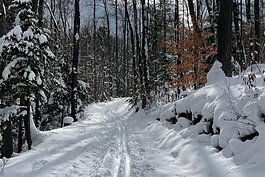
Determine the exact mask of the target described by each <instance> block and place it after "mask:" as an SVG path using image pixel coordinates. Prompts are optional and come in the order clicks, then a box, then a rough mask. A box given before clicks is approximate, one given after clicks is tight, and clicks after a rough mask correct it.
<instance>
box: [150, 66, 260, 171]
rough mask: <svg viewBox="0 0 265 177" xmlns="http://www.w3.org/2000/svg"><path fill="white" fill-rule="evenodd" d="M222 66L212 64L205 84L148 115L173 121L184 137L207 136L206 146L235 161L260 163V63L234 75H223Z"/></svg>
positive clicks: (238, 162) (255, 165) (258, 164)
mask: <svg viewBox="0 0 265 177" xmlns="http://www.w3.org/2000/svg"><path fill="white" fill-rule="evenodd" d="M221 66H222V65H221V63H219V62H215V63H214V65H213V67H212V69H211V70H210V71H209V73H208V75H207V84H206V86H205V87H203V88H201V89H199V90H198V91H196V92H194V93H192V94H191V95H189V96H188V97H185V98H182V99H180V100H178V101H176V102H175V103H170V104H167V105H165V106H163V107H161V108H159V109H157V110H156V111H154V112H152V113H150V114H149V117H154V118H156V119H159V120H162V121H163V120H168V121H171V122H173V123H176V124H174V125H169V126H170V127H171V128H174V129H175V130H177V132H179V133H181V134H184V135H185V136H189V137H196V138H198V137H203V136H202V135H207V136H210V137H209V139H208V140H209V145H211V146H212V147H215V148H217V149H219V150H221V152H222V153H223V155H224V156H226V157H233V159H234V161H235V163H236V164H254V165H252V167H253V168H255V167H257V166H261V165H262V164H265V158H264V157H265V153H264V150H263V147H264V145H265V137H263V136H265V124H264V121H265V92H264V80H263V73H262V72H256V71H257V68H263V67H262V66H263V65H259V66H253V67H252V70H250V68H248V69H247V71H246V72H245V75H244V76H242V77H233V78H227V77H225V75H224V73H223V71H222V69H221ZM253 68H254V69H255V70H254V69H253ZM251 71H253V72H251ZM173 120H175V121H173ZM168 124H169V123H168ZM187 129H188V130H189V131H187ZM184 130H185V131H184ZM187 132H188V133H187ZM199 139H201V140H202V141H205V138H199ZM253 154H255V155H253ZM252 167H251V168H252Z"/></svg>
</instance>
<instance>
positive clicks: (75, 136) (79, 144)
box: [0, 99, 243, 177]
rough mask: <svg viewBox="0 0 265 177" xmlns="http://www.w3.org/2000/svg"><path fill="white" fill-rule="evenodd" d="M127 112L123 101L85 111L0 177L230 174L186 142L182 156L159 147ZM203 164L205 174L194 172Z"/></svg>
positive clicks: (216, 176) (10, 163)
mask: <svg viewBox="0 0 265 177" xmlns="http://www.w3.org/2000/svg"><path fill="white" fill-rule="evenodd" d="M129 108H130V105H129V104H128V103H126V102H125V99H115V100H114V101H112V102H107V103H99V104H93V105H91V106H89V107H88V108H87V110H86V112H85V115H86V119H85V120H82V121H80V122H76V123H74V124H73V125H71V126H68V127H65V128H63V129H57V130H52V131H49V132H45V133H44V135H45V138H44V142H43V143H41V144H40V145H38V146H37V147H35V148H34V149H33V150H31V151H27V152H25V153H22V154H21V155H20V156H18V157H14V158H12V159H11V160H9V161H8V163H7V165H6V167H5V169H4V171H3V172H1V173H0V177H2V176H3V177H173V176H175V177H176V176H178V177H184V176H186V177H191V176H196V177H206V176H205V175H208V176H209V177H210V176H212V177H219V176H220V177H221V176H222V177H227V175H226V174H229V173H230V172H229V170H230V169H231V168H232V167H231V166H229V165H231V164H229V163H228V165H227V164H225V162H226V160H225V159H224V160H223V161H222V159H221V161H220V159H219V158H218V159H219V160H214V158H215V157H211V156H210V155H207V153H209V152H211V150H208V151H207V148H205V147H203V146H201V145H198V144H195V145H198V146H199V147H194V148H192V145H191V146H189V147H188V148H187V149H186V150H185V146H186V145H187V144H189V143H190V142H189V140H186V139H185V140H182V141H181V142H180V144H181V143H182V144H183V150H181V151H180V152H182V153H183V154H185V155H186V156H187V157H184V156H180V155H179V153H180V152H176V153H169V152H168V150H166V149H164V150H163V148H159V147H158V145H157V144H158V143H159V141H157V139H156V135H151V133H150V134H147V132H148V131H145V128H146V127H148V125H150V124H151V123H153V122H152V121H151V120H147V119H146V118H145V117H138V118H136V117H134V114H131V113H132V110H129ZM143 116H144V115H143ZM141 119H142V121H141ZM193 145H194V144H193ZM186 151H187V152H186ZM189 153H192V154H196V155H195V156H190V157H189ZM212 153H215V152H212ZM172 154H173V155H172ZM215 154H216V153H215ZM192 157H194V158H192ZM198 157H200V158H198ZM203 157H208V159H203ZM202 161H203V162H204V163H205V164H206V165H205V166H206V167H205V168H211V169H212V170H210V172H207V173H205V169H202V168H200V167H198V168H197V167H196V163H203V162H202ZM207 163H209V164H207ZM207 166H208V167H207ZM227 166H228V167H227ZM213 169H215V170H213ZM206 171H207V169H206ZM214 171H216V173H215V174H213V173H214ZM200 174H201V175H200ZM234 176H237V177H239V176H240V175H234ZM242 177H243V176H242Z"/></svg>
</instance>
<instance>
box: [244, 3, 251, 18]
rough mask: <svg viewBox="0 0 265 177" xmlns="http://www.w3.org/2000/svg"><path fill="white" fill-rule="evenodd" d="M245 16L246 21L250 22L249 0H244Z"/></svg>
mask: <svg viewBox="0 0 265 177" xmlns="http://www.w3.org/2000/svg"><path fill="white" fill-rule="evenodd" d="M245 3H246V16H247V21H248V22H250V20H251V15H250V0H246V2H245Z"/></svg>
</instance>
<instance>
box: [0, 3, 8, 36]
mask: <svg viewBox="0 0 265 177" xmlns="http://www.w3.org/2000/svg"><path fill="white" fill-rule="evenodd" d="M6 25H7V24H6V6H5V4H4V1H3V0H0V37H2V36H3V35H4V34H6V29H7V26H6Z"/></svg>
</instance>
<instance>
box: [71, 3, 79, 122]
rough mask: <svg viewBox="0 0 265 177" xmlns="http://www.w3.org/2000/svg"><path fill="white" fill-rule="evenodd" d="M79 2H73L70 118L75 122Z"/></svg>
mask: <svg viewBox="0 0 265 177" xmlns="http://www.w3.org/2000/svg"><path fill="white" fill-rule="evenodd" d="M79 8H80V7H79V0H75V16H74V49H73V61H72V85H71V91H72V93H71V116H72V117H73V118H74V121H77V117H76V113H77V110H76V109H77V68H78V55H79V36H80V34H79V33H80V9H79Z"/></svg>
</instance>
